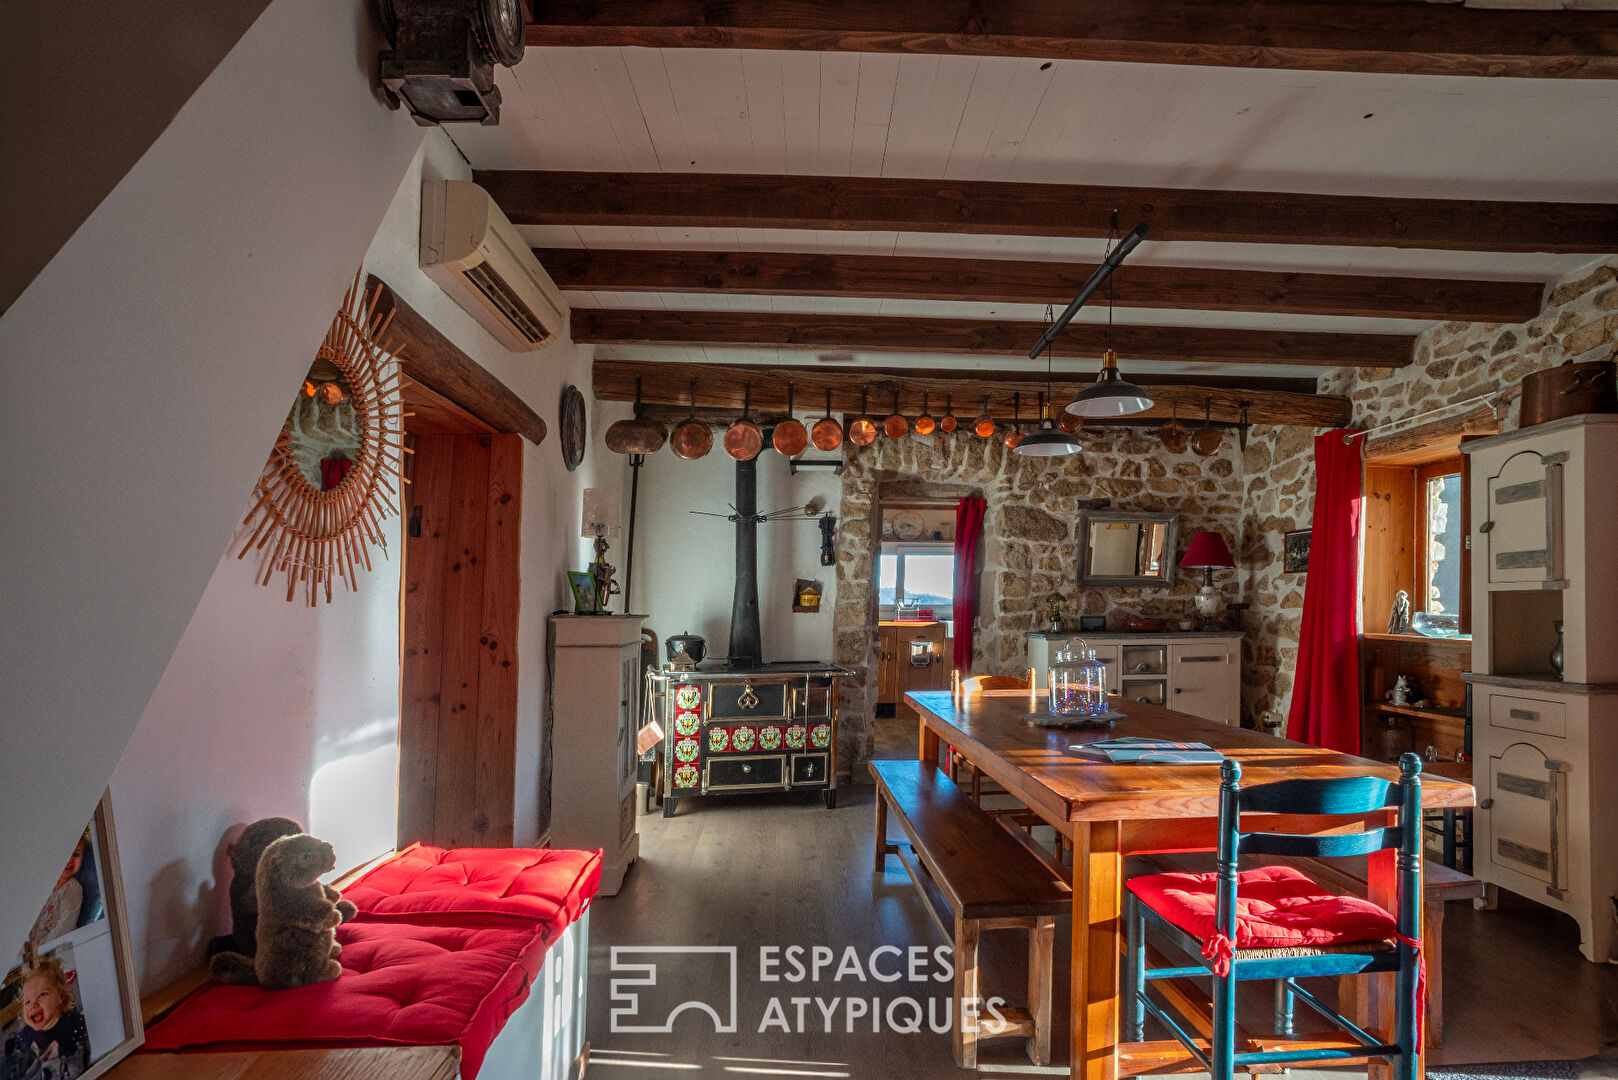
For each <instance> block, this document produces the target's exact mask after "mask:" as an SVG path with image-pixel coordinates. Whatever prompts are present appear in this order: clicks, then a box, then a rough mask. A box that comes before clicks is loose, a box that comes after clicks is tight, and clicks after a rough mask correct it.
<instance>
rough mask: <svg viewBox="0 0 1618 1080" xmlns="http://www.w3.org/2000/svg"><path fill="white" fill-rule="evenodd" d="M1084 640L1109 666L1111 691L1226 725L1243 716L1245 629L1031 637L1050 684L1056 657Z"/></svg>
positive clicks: (1041, 678) (1038, 669) (1040, 676)
mask: <svg viewBox="0 0 1618 1080" xmlns="http://www.w3.org/2000/svg"><path fill="white" fill-rule="evenodd" d="M1080 641H1082V642H1083V643H1084V644H1085V645H1088V646H1089V647H1090V648H1093V649H1094V650H1095V651H1096V657H1097V658H1098V659H1099V660H1100V661H1101V662H1102V663H1103V664H1105V665H1106V667H1107V690H1108V692H1110V693H1114V694H1118V695H1120V696H1121V697H1127V698H1132V699H1134V700H1136V701H1145V702H1149V703H1150V704H1153V705H1164V706H1167V707H1168V708H1170V709H1174V710H1175V711H1177V712H1184V713H1190V714H1191V715H1192V716H1201V717H1205V718H1206V719H1209V720H1218V721H1219V722H1220V723H1224V724H1240V723H1241V715H1242V635H1241V633H1240V632H1239V631H1236V630H1229V631H1214V632H1208V633H1198V632H1194V631H1193V632H1188V633H1148V634H1109V633H1093V634H1041V633H1034V634H1029V635H1028V663H1029V664H1030V665H1032V667H1033V668H1034V676H1035V682H1036V683H1037V684H1038V685H1039V686H1041V687H1044V686H1045V684H1046V680H1047V679H1048V675H1047V672H1048V671H1049V669H1050V666H1051V658H1052V657H1054V656H1055V655H1056V654H1057V652H1058V651H1059V650H1060V649H1062V648H1064V647H1066V646H1067V645H1069V644H1073V643H1077V642H1080Z"/></svg>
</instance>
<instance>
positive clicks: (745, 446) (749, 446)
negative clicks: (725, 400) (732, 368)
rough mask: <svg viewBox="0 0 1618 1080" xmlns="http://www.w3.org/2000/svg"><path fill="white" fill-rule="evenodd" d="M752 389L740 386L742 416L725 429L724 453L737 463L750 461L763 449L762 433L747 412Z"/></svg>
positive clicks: (748, 385)
mask: <svg viewBox="0 0 1618 1080" xmlns="http://www.w3.org/2000/svg"><path fill="white" fill-rule="evenodd" d="M752 398H753V387H752V386H751V385H750V384H748V383H743V384H742V415H741V416H740V417H739V418H737V419H736V420H735V421H733V422H732V423H731V425H730V427H728V428H726V429H725V453H727V454H729V455H730V456H731V457H733V458H735V459H736V460H737V461H752V460H753V459H754V458H756V457H758V452H759V451H760V450H762V449H764V433H763V432H761V431H759V429H758V425H757V424H755V423H753V420H752V417H750V416H749V415H748V410H749V409H750V408H751V406H752Z"/></svg>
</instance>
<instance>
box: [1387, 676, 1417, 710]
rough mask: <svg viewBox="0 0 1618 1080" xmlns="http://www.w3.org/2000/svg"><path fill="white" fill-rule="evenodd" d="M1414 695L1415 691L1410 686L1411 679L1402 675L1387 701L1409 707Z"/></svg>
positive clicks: (1389, 692) (1390, 691)
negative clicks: (1411, 697)
mask: <svg viewBox="0 0 1618 1080" xmlns="http://www.w3.org/2000/svg"><path fill="white" fill-rule="evenodd" d="M1413 693H1415V690H1414V688H1412V687H1411V685H1410V678H1409V677H1408V676H1406V675H1401V676H1399V678H1398V679H1396V680H1394V683H1393V689H1392V690H1389V691H1388V693H1387V699H1388V701H1389V702H1390V703H1392V704H1394V705H1409V704H1410V696H1411V695H1412V694H1413Z"/></svg>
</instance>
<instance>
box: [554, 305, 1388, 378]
mask: <svg viewBox="0 0 1618 1080" xmlns="http://www.w3.org/2000/svg"><path fill="white" fill-rule="evenodd" d="M572 327H573V340H574V341H576V342H579V343H581V344H598V345H609V344H610V345H696V344H702V345H746V346H753V347H756V348H791V349H860V350H866V349H872V350H900V351H905V352H920V353H968V354H983V355H1006V356H1011V355H1017V354H1022V355H1024V356H1026V355H1027V354H1028V350H1029V348H1031V347H1032V346H1033V344H1034V342H1036V341H1037V340H1039V336H1040V334H1041V333H1042V332H1043V330H1044V326H1043V324H1041V323H1037V322H1026V321H1025V322H985V321H982V320H978V319H911V318H895V317H892V316H882V315H823V314H800V313H796V312H791V313H786V312H765V311H678V310H669V309H663V310H652V311H636V310H629V309H619V308H575V309H574V310H573V322H572ZM1111 341H1112V343H1113V347H1114V348H1116V349H1117V350H1118V352H1119V354H1120V355H1121V357H1122V360H1123V363H1124V365H1125V366H1126V367H1127V366H1128V364H1129V363H1130V361H1134V360H1164V361H1180V362H1202V363H1221V364H1289V365H1297V366H1303V367H1378V368H1398V367H1405V366H1406V365H1408V364H1409V363H1410V361H1411V355H1412V351H1413V350H1414V348H1415V342H1416V339H1415V337H1414V336H1408V335H1404V334H1317V333H1301V332H1293V331H1279V330H1233V329H1229V328H1225V327H1206V326H1115V327H1113V328H1112V331H1111ZM1107 343H1108V328H1107V327H1106V326H1104V325H1099V324H1092V323H1076V322H1075V323H1069V324H1068V327H1067V329H1066V330H1064V331H1063V332H1062V336H1061V337H1060V338H1058V339H1057V343H1056V346H1055V348H1056V351H1057V353H1058V355H1064V354H1065V355H1068V356H1073V355H1076V354H1083V355H1088V356H1099V355H1100V354H1101V353H1102V351H1104V350H1105V349H1106V348H1107Z"/></svg>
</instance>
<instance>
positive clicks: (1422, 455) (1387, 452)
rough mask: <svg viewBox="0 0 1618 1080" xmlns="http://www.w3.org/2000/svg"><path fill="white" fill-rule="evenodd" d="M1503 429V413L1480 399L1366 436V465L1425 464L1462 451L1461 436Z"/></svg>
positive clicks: (1489, 432)
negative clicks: (1424, 420) (1461, 408)
mask: <svg viewBox="0 0 1618 1080" xmlns="http://www.w3.org/2000/svg"><path fill="white" fill-rule="evenodd" d="M1499 430H1500V417H1499V414H1498V413H1496V412H1495V409H1494V406H1492V405H1490V404H1489V403H1488V402H1481V403H1479V404H1478V405H1476V406H1474V407H1472V408H1470V409H1468V410H1466V411H1465V412H1460V413H1454V414H1452V415H1450V416H1446V417H1444V418H1443V419H1441V420H1432V421H1429V422H1428V423H1425V424H1418V425H1416V426H1415V427H1403V428H1397V429H1395V430H1392V431H1388V432H1384V433H1383V434H1380V435H1379V434H1377V433H1376V432H1374V431H1373V432H1372V433H1371V434H1369V435H1367V436H1366V437H1365V463H1366V464H1367V465H1412V466H1414V465H1425V464H1427V463H1428V462H1429V461H1442V460H1443V459H1444V458H1447V457H1453V456H1455V455H1456V454H1459V453H1460V452H1461V450H1460V447H1461V440H1462V439H1464V438H1467V437H1468V436H1474V435H1493V434H1495V433H1496V432H1498V431H1499Z"/></svg>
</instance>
